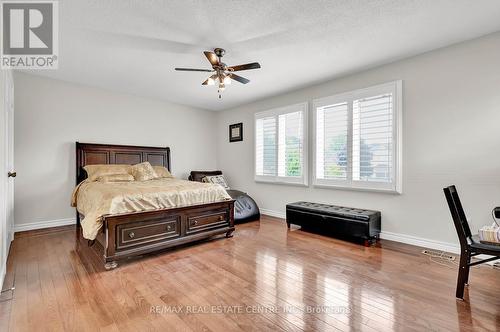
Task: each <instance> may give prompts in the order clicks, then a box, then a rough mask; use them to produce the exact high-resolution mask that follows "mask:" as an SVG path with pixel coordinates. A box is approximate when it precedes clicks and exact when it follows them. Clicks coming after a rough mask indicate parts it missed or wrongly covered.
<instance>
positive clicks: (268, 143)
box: [255, 117, 276, 176]
mask: <svg viewBox="0 0 500 332" xmlns="http://www.w3.org/2000/svg"><path fill="white" fill-rule="evenodd" d="M256 128H257V129H256V145H255V149H256V160H257V162H256V174H257V175H264V176H265V175H268V176H274V175H276V119H275V118H274V117H267V118H263V119H257V123H256Z"/></svg>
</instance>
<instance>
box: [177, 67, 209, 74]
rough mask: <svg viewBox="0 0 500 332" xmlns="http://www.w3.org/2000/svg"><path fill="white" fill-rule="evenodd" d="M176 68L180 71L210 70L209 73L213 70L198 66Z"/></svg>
mask: <svg viewBox="0 0 500 332" xmlns="http://www.w3.org/2000/svg"><path fill="white" fill-rule="evenodd" d="M175 70H178V71H203V72H208V73H211V72H213V70H212V69H197V68H175Z"/></svg>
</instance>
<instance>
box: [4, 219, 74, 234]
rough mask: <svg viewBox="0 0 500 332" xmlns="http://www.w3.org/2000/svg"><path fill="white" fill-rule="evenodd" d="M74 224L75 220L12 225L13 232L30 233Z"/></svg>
mask: <svg viewBox="0 0 500 332" xmlns="http://www.w3.org/2000/svg"><path fill="white" fill-rule="evenodd" d="M74 224H76V219H75V218H66V219H56V220H47V221H39V222H32V223H26V224H18V225H14V232H15V233H17V232H24V231H32V230H35V229H43V228H50V227H58V226H66V225H74Z"/></svg>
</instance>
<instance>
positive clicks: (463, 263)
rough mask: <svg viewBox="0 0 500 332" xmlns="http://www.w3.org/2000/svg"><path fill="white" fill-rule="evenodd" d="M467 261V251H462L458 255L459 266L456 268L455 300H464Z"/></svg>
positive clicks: (467, 271)
mask: <svg viewBox="0 0 500 332" xmlns="http://www.w3.org/2000/svg"><path fill="white" fill-rule="evenodd" d="M469 260H470V257H469V252H468V250H465V251H463V252H462V254H461V255H460V265H459V267H458V280H457V293H456V296H457V298H458V299H462V300H463V299H464V288H465V283H466V281H467V278H468V275H469V268H470V267H469V264H467V263H468V261H469Z"/></svg>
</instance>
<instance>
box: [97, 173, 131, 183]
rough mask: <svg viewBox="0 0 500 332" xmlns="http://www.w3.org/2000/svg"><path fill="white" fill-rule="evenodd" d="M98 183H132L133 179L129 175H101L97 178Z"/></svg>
mask: <svg viewBox="0 0 500 332" xmlns="http://www.w3.org/2000/svg"><path fill="white" fill-rule="evenodd" d="M97 181H98V182H132V181H134V177H133V176H132V175H130V174H110V175H101V176H99V177H98V178H97Z"/></svg>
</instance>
